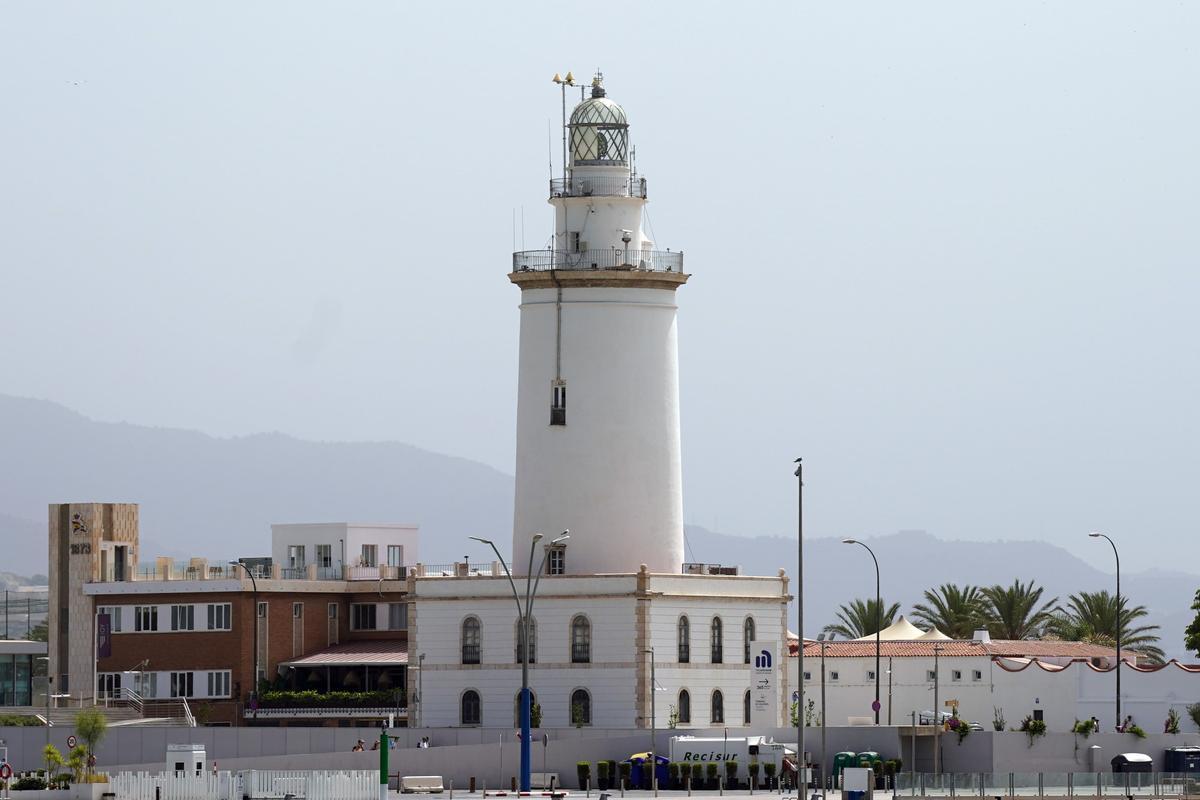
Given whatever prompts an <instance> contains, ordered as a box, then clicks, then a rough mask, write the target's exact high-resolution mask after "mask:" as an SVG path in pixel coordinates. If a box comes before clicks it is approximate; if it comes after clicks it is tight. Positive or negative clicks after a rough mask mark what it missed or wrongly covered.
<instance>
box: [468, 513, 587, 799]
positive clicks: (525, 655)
mask: <svg viewBox="0 0 1200 800" xmlns="http://www.w3.org/2000/svg"><path fill="white" fill-rule="evenodd" d="M468 538H470V539H471V540H473V541H476V542H481V543H483V544H486V545H487V546H488V547H490V548H492V552H493V553H495V554H496V558H497V559H498V560H499V561H500V566H502V567H504V574H505V576H507V577H508V585H509V586H511V587H512V593H513V600H514V601H516V604H517V620H518V622H519V623H520V629H521V642H520V645H521V791H522V792H528V791H529V782H530V781H529V778H530V771H531V770H532V768H533V767H532V764H531V759H532V753H533V747H532V744H531V743H530V741H529V737H530V731H529V713H530V702H529V619H530V614H531V613H532V611H533V598H534V596H535V595H536V594H537V587H538V584H539V583H541V581H542V570H543V569H545V568H546V557H547V556H548V555H549V554H550V551H549V550H548V549H547V550H546V552H544V553H542V560H541V562H540V563H539V565H538V569H537V572H536V573H534V571H533V556H534V553H536V552H537V543H538V542H540V541H541V540H542V538H543V537H542V534H540V533H535V534H534V535H533V541H531V542H530V543H529V569H528V570H527V571H526V573H525V607H524V609H523V610H522V608H521V596H520V594H519V593H518V592H517V584H516V582H515V581H513V577H512V572H510V571H509V569H508V563H507V562H505V560H504V556H502V555H500V551H499V550H497V549H496V543H495V542H493V541H492V540H491V539H481V538H479V537H478V536H471V537H468ZM570 538H571V535H570V534H569V533H568V532H567V531H563V532H562V534H561V535H559V536H556V537H555V538H553V539H551V540H550V544H552V545H555V544H559V543H560V542H565V541H566V540H567V539H570ZM500 746H501V747H503V746H504V745H503V740H502V743H501V745H500Z"/></svg>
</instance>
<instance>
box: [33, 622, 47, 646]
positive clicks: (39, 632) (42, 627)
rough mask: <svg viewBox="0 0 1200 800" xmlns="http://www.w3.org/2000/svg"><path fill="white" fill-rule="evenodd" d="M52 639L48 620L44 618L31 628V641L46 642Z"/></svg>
mask: <svg viewBox="0 0 1200 800" xmlns="http://www.w3.org/2000/svg"><path fill="white" fill-rule="evenodd" d="M49 640H50V629H49V626H48V625H47V623H46V620H42V621H41V622H39V623H38V624H37V625H34V626H33V627H32V628H30V630H29V641H31V642H46V641H49Z"/></svg>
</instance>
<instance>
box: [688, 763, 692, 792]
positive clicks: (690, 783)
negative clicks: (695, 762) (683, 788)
mask: <svg viewBox="0 0 1200 800" xmlns="http://www.w3.org/2000/svg"><path fill="white" fill-rule="evenodd" d="M688 769H689V770H690V769H691V765H690V764H689V765H688ZM691 796H692V773H691V772H690V771H689V772H688V797H691Z"/></svg>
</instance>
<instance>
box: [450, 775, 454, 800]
mask: <svg viewBox="0 0 1200 800" xmlns="http://www.w3.org/2000/svg"><path fill="white" fill-rule="evenodd" d="M450 800H454V778H451V779H450Z"/></svg>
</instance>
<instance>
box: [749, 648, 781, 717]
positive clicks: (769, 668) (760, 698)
mask: <svg viewBox="0 0 1200 800" xmlns="http://www.w3.org/2000/svg"><path fill="white" fill-rule="evenodd" d="M778 673H779V643H778V642H751V643H750V722H751V724H753V725H763V726H767V727H771V728H776V727H779V679H778V677H777V676H778Z"/></svg>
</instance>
